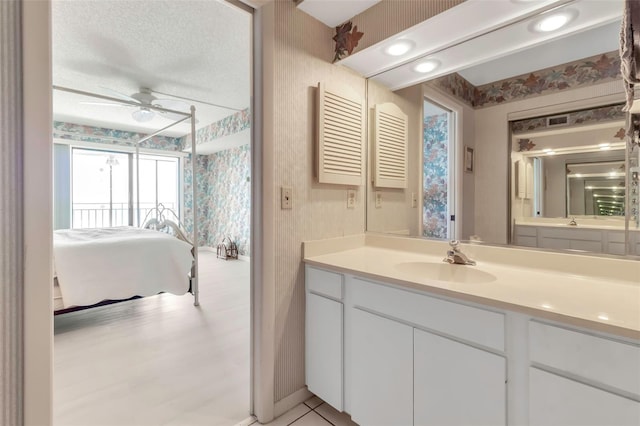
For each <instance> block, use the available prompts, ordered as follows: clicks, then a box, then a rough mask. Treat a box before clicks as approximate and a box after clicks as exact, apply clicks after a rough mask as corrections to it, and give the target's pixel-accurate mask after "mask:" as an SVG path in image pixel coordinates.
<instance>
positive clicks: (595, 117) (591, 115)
mask: <svg viewBox="0 0 640 426" xmlns="http://www.w3.org/2000/svg"><path fill="white" fill-rule="evenodd" d="M623 107H624V104H620V105H608V106H604V107H600V108H593V109H586V110H582V111H574V112H570V113H569V114H568V116H569V117H568V121H567V124H565V125H566V126H575V125H580V124H589V123H600V122H603V121H613V120H624V119H625V117H626V115H625V113H624V111H622V108H623ZM547 118H548V117H538V118H530V119H526V120H520V121H514V122H512V123H511V131H512V132H513V133H514V134H517V133H522V132H530V131H532V130H536V129H544V128H546V127H547Z"/></svg>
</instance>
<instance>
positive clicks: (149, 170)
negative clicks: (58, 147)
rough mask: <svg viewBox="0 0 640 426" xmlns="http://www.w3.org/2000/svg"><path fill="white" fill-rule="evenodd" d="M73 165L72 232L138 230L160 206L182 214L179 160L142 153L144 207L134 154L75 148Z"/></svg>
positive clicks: (140, 157) (141, 174) (141, 172)
mask: <svg viewBox="0 0 640 426" xmlns="http://www.w3.org/2000/svg"><path fill="white" fill-rule="evenodd" d="M71 164H72V166H71V169H72V170H71V187H72V191H71V227H72V228H106V227H112V226H127V225H130V226H139V223H142V222H143V221H144V219H145V217H146V216H147V214H148V213H149V212H150V211H151V210H152V209H153V208H154V207H156V206H158V205H160V204H162V205H163V206H165V207H167V208H170V209H172V210H173V211H174V212H176V214H177V215H180V214H181V212H180V185H179V183H180V181H179V180H180V162H179V160H178V158H177V157H170V156H161V155H148V154H140V156H139V161H138V164H139V167H140V173H139V174H138V178H139V203H138V200H136V190H137V186H138V185H136V182H135V181H136V171H135V155H134V154H132V153H124V152H117V151H104V150H94V149H84V148H73V149H72V161H71ZM56 173H58V172H56ZM60 173H61V172H60ZM138 205H139V206H140V212H139V215H138V212H137V211H136V209H137V208H138ZM138 217H139V218H140V220H138V219H137V218H138Z"/></svg>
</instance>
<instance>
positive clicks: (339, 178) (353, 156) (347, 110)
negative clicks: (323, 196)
mask: <svg viewBox="0 0 640 426" xmlns="http://www.w3.org/2000/svg"><path fill="white" fill-rule="evenodd" d="M364 113H365V108H364V99H363V98H362V97H361V96H358V95H357V94H356V93H355V92H354V91H353V90H352V89H351V88H349V87H340V86H328V85H325V84H324V83H320V84H319V85H318V123H317V124H318V135H317V138H318V140H317V155H316V157H317V161H316V169H317V170H316V174H317V177H318V182H320V183H333V184H341V185H357V186H359V185H362V184H364V145H365V144H364Z"/></svg>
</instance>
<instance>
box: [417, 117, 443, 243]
mask: <svg viewBox="0 0 640 426" xmlns="http://www.w3.org/2000/svg"><path fill="white" fill-rule="evenodd" d="M423 137H424V145H423V149H424V152H423V155H424V168H423V171H422V173H423V176H422V178H423V182H424V184H423V185H424V187H423V191H424V193H423V206H422V207H423V208H422V224H423V231H422V235H423V236H424V237H429V238H441V239H444V238H447V225H448V223H449V221H448V218H447V203H448V200H447V198H448V191H447V189H448V188H447V183H448V174H449V171H448V167H449V166H448V158H449V156H448V151H449V146H448V145H449V123H448V119H447V114H440V115H433V116H430V117H425V118H424V134H423Z"/></svg>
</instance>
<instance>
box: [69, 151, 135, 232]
mask: <svg viewBox="0 0 640 426" xmlns="http://www.w3.org/2000/svg"><path fill="white" fill-rule="evenodd" d="M72 153H73V155H72V162H71V164H72V175H71V176H72V180H71V187H72V193H71V194H72V195H71V205H72V206H71V212H72V213H71V218H72V221H71V226H72V227H73V228H104V227H110V226H123V225H128V224H129V220H128V210H129V178H130V176H129V167H128V165H129V154H126V153H118V152H110V151H98V150H92V149H80V148H74V149H73V150H72Z"/></svg>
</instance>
